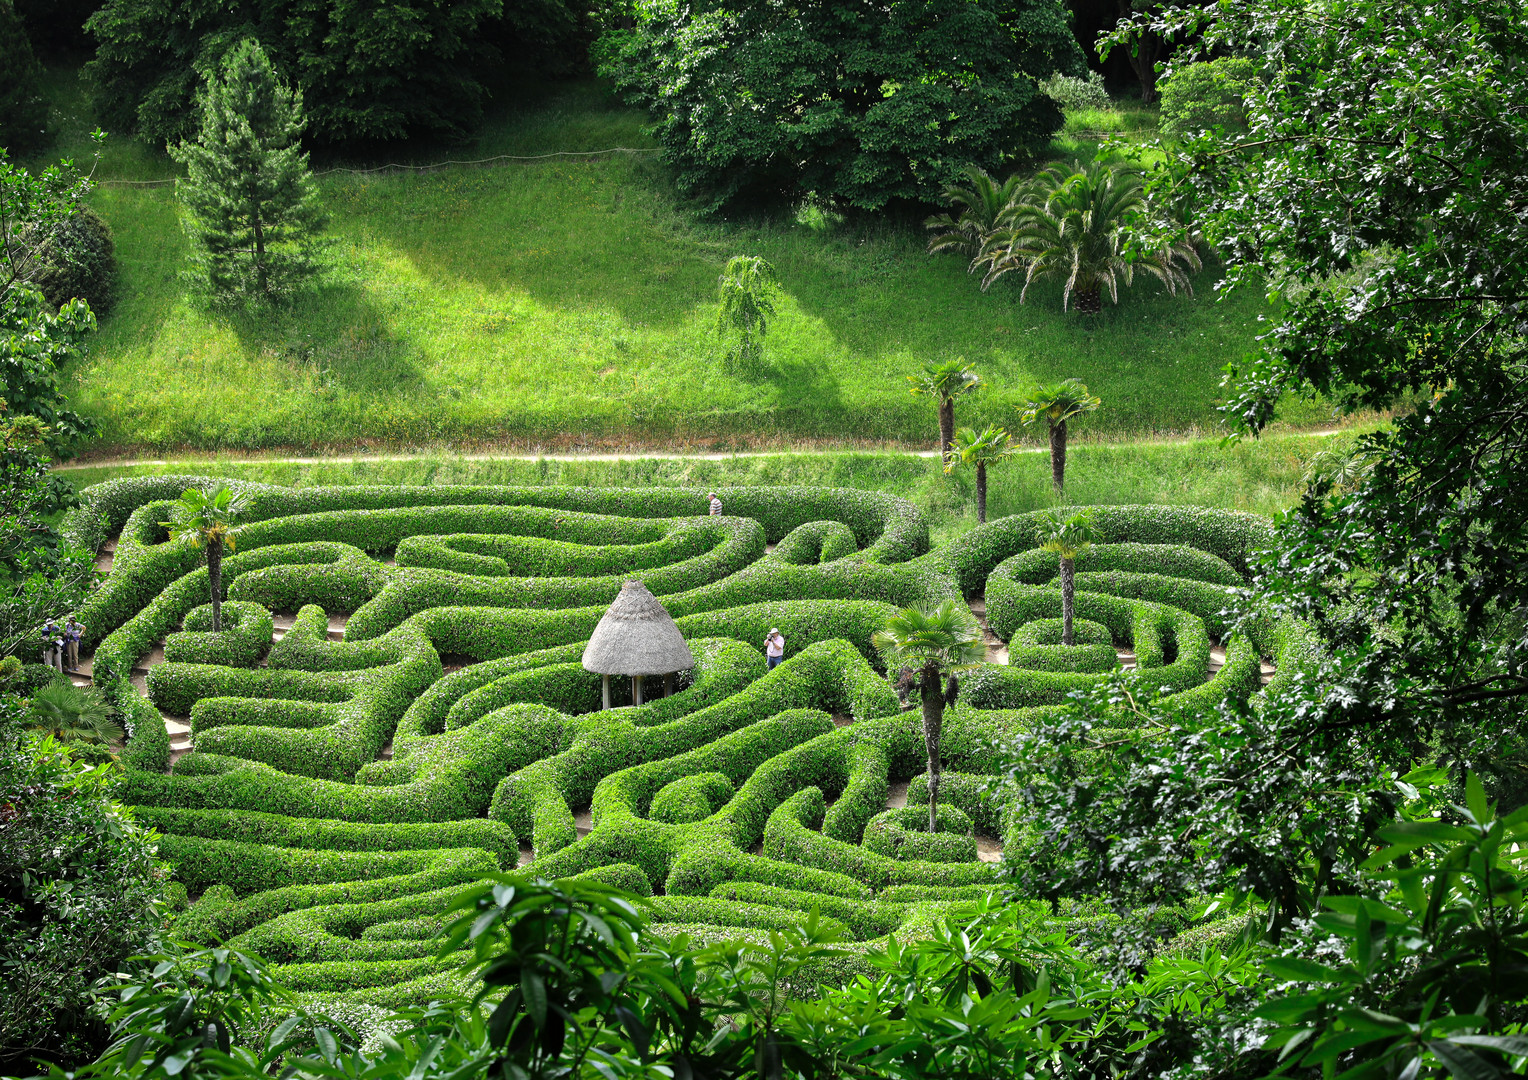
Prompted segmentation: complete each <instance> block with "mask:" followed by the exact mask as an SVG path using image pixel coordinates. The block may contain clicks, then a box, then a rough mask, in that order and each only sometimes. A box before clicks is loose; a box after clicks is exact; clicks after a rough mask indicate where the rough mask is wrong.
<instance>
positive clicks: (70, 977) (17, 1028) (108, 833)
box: [0, 729, 165, 1062]
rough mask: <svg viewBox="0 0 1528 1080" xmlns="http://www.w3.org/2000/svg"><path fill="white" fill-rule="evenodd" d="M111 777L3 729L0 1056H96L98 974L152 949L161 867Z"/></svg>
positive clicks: (50, 745)
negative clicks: (122, 805) (41, 1053)
mask: <svg viewBox="0 0 1528 1080" xmlns="http://www.w3.org/2000/svg"><path fill="white" fill-rule="evenodd" d="M115 780H116V770H115V769H96V768H89V767H87V766H84V765H81V764H77V763H75V762H74V761H73V760H72V759H71V757H70V755H69V753H68V751H67V750H66V749H65V748H63V747H61V746H59V745H58V744H57V743H54V742H53V741H52V740H51V739H46V740H41V741H39V740H36V739H33V738H30V737H27V738H23V737H20V736H18V735H16V734H15V733H14V732H12V731H10V730H5V729H0V806H3V807H6V808H7V811H8V812H7V813H6V815H5V829H4V843H3V844H0V1061H13V1060H14V1061H20V1060H24V1059H26V1058H27V1057H28V1056H29V1055H31V1054H33V1053H36V1052H37V1051H38V1050H39V1049H42V1050H43V1052H44V1053H45V1055H46V1056H48V1057H50V1058H52V1059H53V1060H58V1061H64V1062H72V1061H77V1060H80V1059H82V1058H84V1059H89V1058H91V1057H93V1056H94V1052H95V1051H96V1050H98V1049H99V1048H100V1045H101V1044H102V1043H103V1042H104V1035H105V1031H104V1029H103V1028H102V1027H101V1025H100V1022H99V1020H98V1018H97V1013H96V999H95V997H94V990H95V985H96V982H97V980H100V979H103V978H110V977H111V976H112V974H113V973H114V972H116V971H119V970H121V967H122V964H123V962H124V961H125V960H126V959H127V958H128V957H130V956H136V955H138V954H140V953H143V952H145V951H152V950H154V949H155V948H156V947H157V945H158V938H159V931H160V925H161V919H160V914H159V906H160V905H161V904H163V903H165V896H164V885H165V875H164V871H163V869H162V867H161V866H160V864H159V862H158V861H157V860H156V859H155V856H154V838H153V836H152V834H151V833H149V832H147V831H146V830H144V829H142V828H140V827H138V825H137V824H136V823H135V822H134V821H133V818H132V816H131V814H129V813H128V812H127V811H126V810H124V809H123V808H122V807H121V806H119V805H118V804H117V794H118V793H117V791H116V790H115V788H116V783H115Z"/></svg>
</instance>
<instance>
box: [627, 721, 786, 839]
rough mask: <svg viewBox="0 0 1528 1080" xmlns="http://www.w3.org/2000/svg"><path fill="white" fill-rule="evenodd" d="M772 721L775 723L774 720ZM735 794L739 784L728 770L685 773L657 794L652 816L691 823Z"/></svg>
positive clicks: (650, 814)
mask: <svg viewBox="0 0 1528 1080" xmlns="http://www.w3.org/2000/svg"><path fill="white" fill-rule="evenodd" d="M769 723H771V724H773V721H769ZM745 730H746V729H745ZM735 794H737V787H736V785H735V784H734V783H733V781H732V780H731V779H729V778H728V777H727V776H726V775H725V774H724V773H719V772H703V773H696V774H694V775H693V776H681V777H680V778H679V779H678V780H671V781H670V782H669V783H667V784H665V785H664V786H663V787H662V788H660V789H659V791H658V794H656V795H654V796H653V801H652V807H651V809H650V810H649V812H648V816H649V817H651V818H652V819H653V820H654V821H662V822H664V823H665V824H668V825H687V824H689V823H690V822H692V821H700V820H701V819H703V818H708V817H710V816H711V815H712V814H714V813H716V811H717V810H719V809H721V807H722V806H723V804H725V803H726V802H727V800H729V799H731V798H732V796H733V795H735Z"/></svg>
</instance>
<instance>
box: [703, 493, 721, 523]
mask: <svg viewBox="0 0 1528 1080" xmlns="http://www.w3.org/2000/svg"><path fill="white" fill-rule="evenodd" d="M706 497H707V498H709V499H710V500H711V516H712V517H716V516H717V515H719V514H720V513H721V512H722V501H721V500H720V499H718V498H717V497H716V492H714V491H709V492H707V493H706Z"/></svg>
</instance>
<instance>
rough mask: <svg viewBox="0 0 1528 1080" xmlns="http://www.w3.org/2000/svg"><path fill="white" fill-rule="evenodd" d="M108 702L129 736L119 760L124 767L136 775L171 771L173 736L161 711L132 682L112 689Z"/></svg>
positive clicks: (108, 695)
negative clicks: (171, 743)
mask: <svg viewBox="0 0 1528 1080" xmlns="http://www.w3.org/2000/svg"><path fill="white" fill-rule="evenodd" d="M107 701H108V702H110V704H111V707H112V709H113V710H114V711H115V712H116V715H117V722H118V723H120V724H121V725H122V730H123V732H124V733H125V734H126V735H127V744H126V745H125V746H124V747H123V749H122V753H121V754H120V755H118V757H117V760H118V762H120V763H121V765H122V767H123V768H124V769H129V770H133V771H136V772H149V773H163V772H166V771H167V770H168V769H169V768H170V733H169V732H168V731H167V730H165V726H164V717H162V716H160V715H159V710H158V709H156V708H154V706H152V705H150V704H149V703H148V701H147V700H145V699H144V698H143V697H142V696H141V695H140V694H139V693H138V691H137V690H135V689H133V687H132V686H131V685H130V684H128V683H118V684H117V685H115V686H113V687H112V688H111V689H110V690H108V691H107ZM140 816H141V815H140Z"/></svg>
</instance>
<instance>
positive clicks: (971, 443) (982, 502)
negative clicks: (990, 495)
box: [944, 426, 1019, 525]
mask: <svg viewBox="0 0 1528 1080" xmlns="http://www.w3.org/2000/svg"><path fill="white" fill-rule="evenodd" d="M1018 452H1019V448H1018V447H1017V446H1015V445H1013V443H1012V442H1010V441H1009V438H1008V432H1006V431H1004V430H1003V429H1002V428H1000V427H991V426H988V428H987V429H986V430H985V431H983V432H982V433H981V434H980V435H978V434H977V433H976V432H975V431H973V430H971V429H970V428H968V427H965V428H961V429H960V430H959V431H957V432H956V433H955V452H954V453H953V454H951V455H950V456H949V458H948V459H946V461H945V466H944V471H945V472H950V471H952V470H953V469H954V468H955V466H957V465H974V466H976V523H977V524H978V525H985V524H986V523H987V466H989V465H1001V464H1002V463H1003V462H1004V461H1007V460H1008V459H1009V458H1011V457H1012V456H1013V455H1014V454H1017V453H1018Z"/></svg>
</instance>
